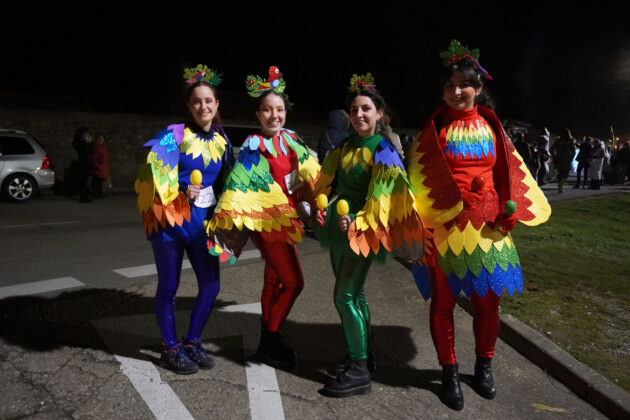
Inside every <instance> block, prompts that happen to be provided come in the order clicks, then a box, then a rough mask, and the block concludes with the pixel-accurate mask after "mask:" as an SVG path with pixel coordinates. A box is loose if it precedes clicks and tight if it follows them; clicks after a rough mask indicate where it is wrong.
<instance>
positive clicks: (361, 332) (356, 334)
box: [330, 249, 372, 360]
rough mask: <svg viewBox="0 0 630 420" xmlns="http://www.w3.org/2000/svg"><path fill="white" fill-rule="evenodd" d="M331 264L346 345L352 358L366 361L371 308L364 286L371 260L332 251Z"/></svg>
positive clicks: (335, 299) (336, 302)
mask: <svg viewBox="0 0 630 420" xmlns="http://www.w3.org/2000/svg"><path fill="white" fill-rule="evenodd" d="M330 261H331V263H332V267H333V271H334V273H335V279H336V281H335V295H334V301H335V307H336V308H337V312H339V317H340V318H341V325H342V327H343V331H344V334H345V336H346V343H347V344H348V349H349V351H350V357H351V358H352V359H355V360H358V359H366V358H367V348H368V339H369V336H370V309H369V308H368V303H367V300H365V294H364V293H363V284H364V283H365V278H366V277H367V273H368V270H369V269H370V265H371V264H372V260H371V259H368V258H363V257H361V256H358V255H356V254H355V253H353V252H352V251H350V252H347V251H346V252H343V251H339V250H334V249H331V251H330Z"/></svg>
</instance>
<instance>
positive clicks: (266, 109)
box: [256, 93, 287, 137]
mask: <svg viewBox="0 0 630 420" xmlns="http://www.w3.org/2000/svg"><path fill="white" fill-rule="evenodd" d="M256 117H257V118H258V121H260V127H261V131H262V134H263V135H264V136H265V137H273V136H277V135H278V134H279V133H280V130H281V129H282V127H284V123H285V122H286V119H287V110H286V107H285V103H284V99H282V97H281V96H280V95H277V94H275V93H270V94H268V95H267V96H265V97H264V98H263V100H262V102H261V103H260V107H259V108H258V111H256Z"/></svg>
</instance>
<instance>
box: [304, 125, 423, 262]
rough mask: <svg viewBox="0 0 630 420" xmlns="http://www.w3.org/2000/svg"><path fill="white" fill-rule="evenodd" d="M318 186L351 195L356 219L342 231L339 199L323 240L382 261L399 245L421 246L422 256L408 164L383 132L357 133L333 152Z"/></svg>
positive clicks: (351, 212)
mask: <svg viewBox="0 0 630 420" xmlns="http://www.w3.org/2000/svg"><path fill="white" fill-rule="evenodd" d="M316 190H317V191H318V193H319V192H321V193H325V194H328V193H330V192H331V191H332V193H333V194H338V195H339V198H338V199H339V200H341V199H344V200H346V201H347V202H348V207H349V213H348V215H349V216H350V217H351V218H353V219H354V220H353V222H352V223H351V224H350V227H349V229H348V232H346V233H343V232H341V230H340V229H339V215H338V214H337V208H336V201H335V202H331V203H330V205H329V207H328V209H327V215H326V221H325V224H324V226H323V227H322V228H321V229H319V234H318V237H319V240H320V242H321V244H322V245H324V246H326V247H329V248H335V249H339V250H347V251H348V252H354V253H355V254H358V255H362V256H364V257H366V258H376V259H377V260H378V261H383V260H384V259H385V257H386V256H387V254H388V252H387V251H390V252H391V251H393V250H394V249H402V248H407V249H410V250H411V249H415V251H416V252H415V255H422V250H423V249H424V242H423V228H422V224H421V223H420V220H419V219H418V216H417V214H416V212H415V211H414V208H413V194H412V191H411V188H410V186H409V182H408V180H407V174H406V173H405V168H404V165H403V163H402V161H401V159H400V156H399V155H398V153H397V152H396V149H395V148H394V147H393V146H392V144H391V143H390V142H389V141H388V140H387V139H385V138H384V137H383V136H382V135H380V134H375V135H373V136H369V137H364V138H361V137H358V136H353V137H350V138H348V139H346V141H345V142H344V143H343V144H342V146H340V147H338V148H337V149H334V150H333V151H332V152H330V153H329V154H328V156H327V157H326V160H325V161H324V164H323V166H322V174H321V176H320V179H319V180H318V182H317V185H316ZM418 249H419V250H420V254H418V252H417V251H418Z"/></svg>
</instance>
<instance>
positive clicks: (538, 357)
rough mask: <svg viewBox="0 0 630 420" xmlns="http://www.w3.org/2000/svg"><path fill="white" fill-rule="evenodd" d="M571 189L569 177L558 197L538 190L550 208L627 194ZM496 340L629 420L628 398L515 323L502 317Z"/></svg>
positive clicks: (613, 188) (619, 189)
mask: <svg viewBox="0 0 630 420" xmlns="http://www.w3.org/2000/svg"><path fill="white" fill-rule="evenodd" d="M574 185H575V176H570V177H569V179H568V181H567V183H566V184H565V187H564V188H563V193H562V194H560V193H559V192H558V185H557V183H553V182H552V183H547V184H545V185H544V186H543V187H542V190H543V191H544V193H545V195H546V196H547V199H548V200H549V202H550V203H551V205H552V207H553V203H554V202H559V201H568V200H577V199H582V198H589V197H597V196H602V195H608V194H624V193H626V194H627V193H630V185H628V184H626V185H602V186H601V189H599V190H591V189H589V188H588V187H587V188H586V189H582V188H573V186H574ZM567 186H568V187H567ZM458 303H459V305H460V306H461V307H462V308H464V309H466V310H467V311H468V312H469V313H472V307H471V305H470V302H469V300H467V299H465V298H460V299H459V300H458ZM499 337H500V338H501V339H502V340H503V341H505V342H506V343H507V344H509V345H510V346H512V347H513V348H514V349H516V350H517V351H518V352H519V353H521V354H522V355H524V356H525V357H527V359H529V360H530V361H532V362H534V363H535V364H536V365H538V366H539V367H540V368H542V369H544V370H545V371H546V372H547V373H549V374H550V375H551V376H553V377H554V378H555V379H557V380H558V381H560V382H561V383H563V384H564V385H565V386H567V387H568V388H569V389H571V390H572V391H573V392H575V393H576V394H577V395H578V396H580V397H581V398H582V399H584V400H585V401H588V402H589V403H590V404H592V405H593V406H594V407H595V408H597V409H598V410H600V411H601V412H602V413H604V414H606V415H607V416H608V417H610V418H619V419H622V418H625V419H627V418H630V394H628V393H627V392H626V391H625V390H623V389H621V388H620V387H618V386H617V385H615V384H614V383H612V382H611V381H609V380H608V379H606V378H604V377H603V376H601V375H600V374H598V373H597V372H595V371H594V370H593V369H591V368H589V367H588V366H585V365H584V364H582V363H580V362H578V361H577V360H575V358H573V356H571V355H570V354H569V353H567V352H565V351H564V350H562V349H561V348H560V347H558V346H557V345H555V344H554V343H553V342H552V341H551V340H549V339H547V338H546V337H544V336H543V335H542V334H540V333H539V332H537V331H535V330H534V329H532V328H530V327H528V326H527V325H525V324H523V323H522V322H521V321H519V320H518V319H516V318H514V317H513V316H511V315H502V317H501V330H500V332H499Z"/></svg>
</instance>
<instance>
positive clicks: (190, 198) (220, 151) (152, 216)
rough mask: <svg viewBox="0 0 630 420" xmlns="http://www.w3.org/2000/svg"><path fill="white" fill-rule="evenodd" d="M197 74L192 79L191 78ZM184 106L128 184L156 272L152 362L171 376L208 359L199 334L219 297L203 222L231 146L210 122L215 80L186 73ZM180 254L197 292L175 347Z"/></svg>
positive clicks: (207, 364) (215, 263) (205, 365)
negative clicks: (157, 351) (157, 352)
mask: <svg viewBox="0 0 630 420" xmlns="http://www.w3.org/2000/svg"><path fill="white" fill-rule="evenodd" d="M195 72H197V73H198V74H199V77H198V78H191V76H192V75H193V74H194V73H195ZM184 78H185V79H191V80H189V82H188V83H189V86H188V88H187V89H186V93H185V101H186V105H187V107H188V110H189V111H190V114H191V121H190V122H188V123H185V124H173V125H169V126H168V127H167V128H166V129H165V130H162V131H160V132H159V133H158V134H157V135H156V136H155V137H154V138H153V139H152V140H150V141H149V142H147V143H146V144H145V145H144V146H145V147H148V148H149V152H148V155H147V159H146V162H145V163H144V164H142V165H141V167H140V169H139V171H138V177H137V179H136V182H135V190H136V192H137V193H138V209H139V210H140V213H141V214H142V220H143V224H144V231H145V234H146V235H147V239H148V240H149V241H150V242H151V246H152V248H153V254H154V257H155V264H156V267H157V274H158V285H157V291H156V294H155V313H156V317H157V322H158V326H159V328H160V332H161V334H162V340H163V342H164V349H163V351H162V355H161V358H160V364H161V365H162V366H164V367H166V368H168V369H171V370H173V371H174V372H176V373H178V374H190V373H195V372H196V371H197V370H198V369H199V368H201V369H210V368H212V366H213V365H214V361H213V360H212V358H211V357H210V356H209V355H208V354H207V353H206V351H205V349H204V348H203V346H202V345H201V333H202V331H203V328H204V326H205V325H206V322H207V320H208V317H209V316H210V312H211V311H212V306H213V304H214V301H215V298H216V296H217V294H218V293H219V260H218V258H217V257H216V256H213V255H210V254H209V253H208V249H207V246H206V241H207V237H206V234H205V225H204V224H205V222H206V219H207V218H208V216H210V215H212V210H213V209H214V206H215V205H216V202H217V194H219V193H220V192H221V191H222V189H223V180H224V178H225V175H226V174H227V173H229V171H230V169H231V166H232V162H233V157H232V146H231V145H230V142H229V140H228V139H227V137H226V135H225V133H224V131H223V129H222V128H221V126H220V125H219V124H217V123H216V121H217V119H218V106H219V99H218V95H217V90H216V88H215V85H216V84H218V83H219V82H220V80H221V79H220V75H219V74H216V73H215V72H213V71H211V70H210V69H207V68H206V67H205V66H202V65H199V66H198V67H197V68H193V69H187V70H186V71H185V73H184ZM184 251H186V254H187V255H188V259H189V260H190V263H191V265H192V268H193V270H194V272H195V275H196V277H197V284H198V287H199V292H198V295H197V298H196V300H195V304H194V306H193V309H192V313H191V319H190V327H189V329H188V333H187V334H186V336H185V338H184V340H183V342H181V341H180V340H179V339H178V337H177V333H176V330H175V326H176V323H175V294H176V293H177V289H178V287H179V281H180V275H181V269H182V260H183V257H184Z"/></svg>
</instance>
